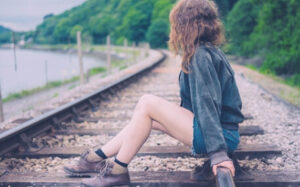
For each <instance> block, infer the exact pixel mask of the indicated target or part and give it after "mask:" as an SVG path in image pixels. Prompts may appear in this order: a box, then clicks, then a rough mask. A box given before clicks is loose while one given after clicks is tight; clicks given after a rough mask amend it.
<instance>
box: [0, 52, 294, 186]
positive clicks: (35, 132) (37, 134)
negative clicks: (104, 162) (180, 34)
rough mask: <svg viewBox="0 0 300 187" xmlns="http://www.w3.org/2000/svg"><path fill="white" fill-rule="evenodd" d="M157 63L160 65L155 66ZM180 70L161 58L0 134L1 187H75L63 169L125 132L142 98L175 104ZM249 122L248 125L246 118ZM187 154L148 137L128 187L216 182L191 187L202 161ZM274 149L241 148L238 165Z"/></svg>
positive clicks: (289, 180) (286, 177) (288, 180)
mask: <svg viewBox="0 0 300 187" xmlns="http://www.w3.org/2000/svg"><path fill="white" fill-rule="evenodd" d="M161 62H163V63H161ZM178 72H179V68H178V64H176V62H175V60H174V58H172V57H168V58H167V59H165V56H163V57H162V58H161V59H160V60H159V61H157V62H156V63H152V64H151V65H149V66H146V67H145V68H143V69H141V70H139V71H137V72H133V73H132V74H130V75H128V76H126V77H124V78H122V79H120V80H117V81H115V82H114V83H111V84H110V85H108V86H106V87H105V88H101V89H100V90H98V91H96V92H94V93H91V94H89V95H87V96H85V97H83V98H80V99H78V100H76V101H74V102H72V103H67V104H65V105H63V106H61V107H59V108H57V109H55V110H53V111H50V112H48V113H46V114H44V115H42V116H40V117H38V118H34V119H31V120H29V121H27V122H24V123H23V124H21V125H19V126H18V127H16V128H13V129H11V130H9V131H5V132H2V133H1V134H0V155H1V158H2V161H1V162H0V164H1V165H0V166H1V167H2V168H1V169H2V173H1V174H0V175H2V176H1V177H0V186H11V187H12V186H79V184H80V181H81V178H69V177H67V176H66V175H65V174H64V173H63V171H62V165H64V164H66V163H68V162H70V161H71V160H73V161H76V159H78V157H79V156H80V154H81V153H82V152H83V150H85V149H86V148H87V147H91V146H96V145H102V144H104V143H105V142H107V141H108V140H109V139H110V138H111V137H112V136H113V135H115V134H116V133H117V132H118V131H119V130H120V129H121V128H122V127H123V126H124V125H126V124H127V123H128V122H129V120H130V117H131V115H132V112H133V109H134V107H135V104H136V103H137V101H138V99H139V97H140V96H142V95H143V94H146V93H151V94H154V95H157V96H160V97H163V98H165V99H167V100H169V101H172V102H175V103H178V104H179V101H180V100H179V88H178V82H177V81H178ZM249 119H250V118H249ZM240 133H241V135H242V136H252V135H257V134H263V133H264V131H263V129H261V128H260V127H259V126H241V127H240ZM190 153H191V152H190V148H188V147H186V146H184V145H183V144H181V143H179V142H178V141H176V140H174V139H172V138H170V137H167V136H166V135H162V134H161V133H159V132H156V131H154V132H152V133H151V136H150V138H149V140H148V141H147V142H146V144H145V145H144V146H143V147H142V149H141V150H140V152H139V153H138V155H137V157H136V158H135V159H134V160H133V161H132V163H131V164H130V171H131V173H130V175H131V181H132V186H212V185H214V184H215V181H214V180H204V181H193V180H191V179H190V171H191V170H192V169H193V168H194V167H195V166H196V165H198V164H201V163H203V162H204V161H205V159H204V158H202V157H203V155H198V156H196V157H192V156H191V154H190ZM280 154H281V150H279V149H278V148H277V147H276V146H274V145H255V146H253V145H241V146H240V147H239V148H238V150H237V151H236V156H237V157H238V158H239V159H244V158H247V159H252V158H255V159H256V158H258V159H259V158H261V157H271V156H274V155H280ZM251 175H252V177H253V178H252V179H247V178H242V177H241V178H239V177H236V178H235V183H236V185H237V186H243V187H244V186H264V187H266V186H299V185H300V174H299V173H297V172H288V171H286V172H284V173H282V172H276V171H274V172H261V173H259V172H252V173H251Z"/></svg>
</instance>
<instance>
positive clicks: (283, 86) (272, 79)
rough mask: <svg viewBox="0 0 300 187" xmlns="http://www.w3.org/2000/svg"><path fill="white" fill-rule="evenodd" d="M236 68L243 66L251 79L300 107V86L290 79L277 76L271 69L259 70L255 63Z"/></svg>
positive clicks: (238, 66)
mask: <svg viewBox="0 0 300 187" xmlns="http://www.w3.org/2000/svg"><path fill="white" fill-rule="evenodd" d="M233 66H235V67H236V68H243V73H244V74H245V76H247V77H248V78H249V79H251V80H252V81H254V82H255V83H257V84H259V85H260V86H262V87H263V88H265V89H266V90H268V91H269V92H271V93H273V94H275V95H277V96H278V97H280V98H282V99H283V100H285V101H288V102H289V103H291V104H293V105H296V106H298V107H300V86H299V85H298V86H295V85H293V84H291V83H290V82H289V80H287V79H284V78H282V77H280V76H277V75H275V74H273V73H271V72H269V71H263V70H259V69H258V68H257V67H255V66H253V65H246V67H243V66H241V65H233Z"/></svg>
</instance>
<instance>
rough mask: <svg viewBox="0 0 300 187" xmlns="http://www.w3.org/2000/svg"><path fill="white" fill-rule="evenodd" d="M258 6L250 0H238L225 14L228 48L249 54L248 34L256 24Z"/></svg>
mask: <svg viewBox="0 0 300 187" xmlns="http://www.w3.org/2000/svg"><path fill="white" fill-rule="evenodd" d="M258 12H259V6H258V5H257V4H255V3H253V2H252V0H240V1H238V2H237V3H236V5H235V6H234V8H233V9H232V10H231V12H230V13H229V14H228V16H227V22H226V23H227V24H226V31H227V38H228V40H229V50H230V51H231V52H235V53H239V54H242V55H248V54H249V49H248V48H249V44H248V43H247V41H248V39H249V35H250V34H251V33H252V32H253V30H254V27H255V26H256V25H257V21H256V19H257V16H258Z"/></svg>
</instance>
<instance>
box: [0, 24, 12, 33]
mask: <svg viewBox="0 0 300 187" xmlns="http://www.w3.org/2000/svg"><path fill="white" fill-rule="evenodd" d="M5 32H11V30H10V29H9V28H6V27H3V26H1V25H0V33H5Z"/></svg>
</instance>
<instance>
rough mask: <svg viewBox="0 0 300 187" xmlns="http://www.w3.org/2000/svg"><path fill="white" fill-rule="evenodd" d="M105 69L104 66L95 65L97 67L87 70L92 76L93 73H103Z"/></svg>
mask: <svg viewBox="0 0 300 187" xmlns="http://www.w3.org/2000/svg"><path fill="white" fill-rule="evenodd" d="M105 71H106V68H105V67H97V68H92V69H91V70H90V72H89V75H90V76H93V75H96V74H99V73H103V72H105Z"/></svg>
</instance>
